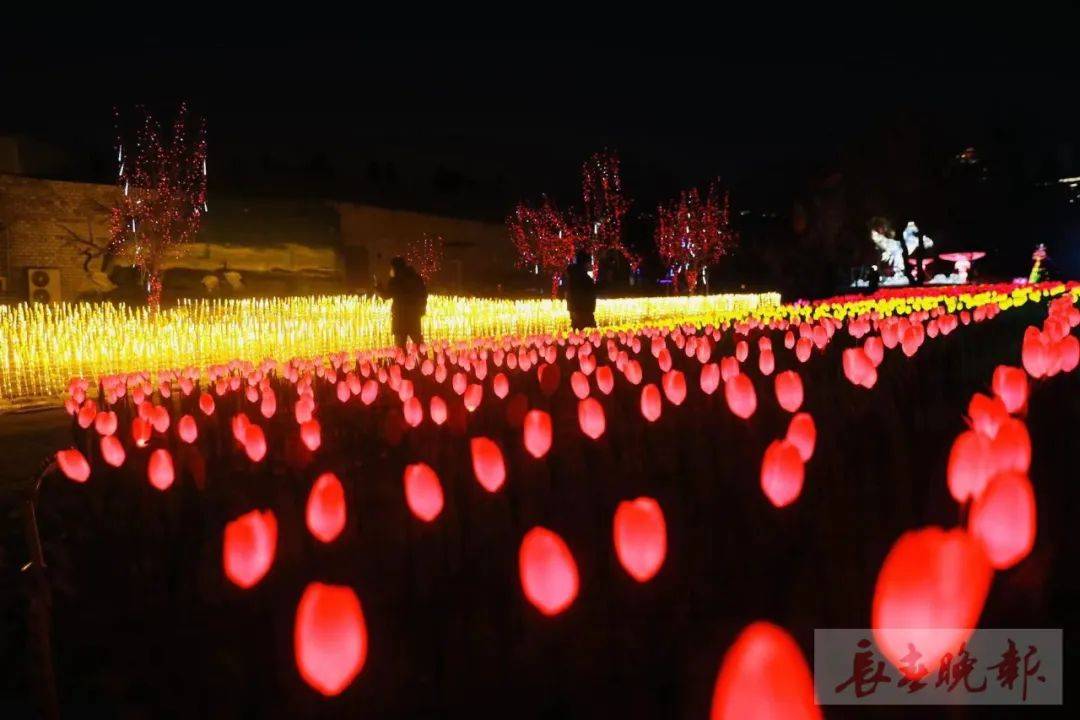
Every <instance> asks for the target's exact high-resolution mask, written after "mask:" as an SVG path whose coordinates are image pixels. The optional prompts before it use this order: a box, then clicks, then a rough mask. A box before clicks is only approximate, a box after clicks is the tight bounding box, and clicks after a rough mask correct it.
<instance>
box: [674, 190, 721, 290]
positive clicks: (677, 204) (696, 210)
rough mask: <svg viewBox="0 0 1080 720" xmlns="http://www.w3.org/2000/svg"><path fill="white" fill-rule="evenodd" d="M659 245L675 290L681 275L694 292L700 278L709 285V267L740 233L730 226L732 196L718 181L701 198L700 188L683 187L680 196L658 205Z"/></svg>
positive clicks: (687, 286)
mask: <svg viewBox="0 0 1080 720" xmlns="http://www.w3.org/2000/svg"><path fill="white" fill-rule="evenodd" d="M655 239H656V249H657V252H658V253H659V254H660V259H661V260H663V261H664V263H665V264H666V265H667V268H668V272H669V274H670V275H671V278H672V282H673V284H674V287H675V289H676V290H678V289H679V277H680V276H682V277H685V279H686V289H687V290H689V291H690V292H691V293H693V292H694V291H695V290H696V289H697V284H698V281H699V280H702V281H704V283H705V285H706V286H707V285H708V268H709V266H710V265H713V264H715V263H716V262H717V261H718V260H719V259H720V258H721V257H723V256H724V255H726V254H728V253H729V252H731V249H732V248H733V247H734V245H735V243H736V242H737V240H738V233H736V232H735V230H734V229H733V228H732V226H731V200H730V197H729V195H728V192H727V191H726V190H725V191H721V190H720V185H719V183H718V182H713V183H711V184H710V185H709V188H708V190H707V191H706V193H705V198H704V199H702V197H701V194H700V193H699V192H698V189H697V188H691V189H690V190H684V191H683V192H682V193H681V194H680V195H679V199H678V200H674V201H672V202H671V203H669V204H667V205H663V204H662V205H660V206H659V207H658V208H657V209H656V231H655Z"/></svg>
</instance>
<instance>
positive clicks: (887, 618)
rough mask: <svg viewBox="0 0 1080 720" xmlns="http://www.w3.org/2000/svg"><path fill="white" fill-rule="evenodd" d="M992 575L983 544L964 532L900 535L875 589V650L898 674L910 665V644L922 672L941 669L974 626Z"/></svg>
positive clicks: (934, 530) (937, 530)
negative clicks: (906, 660)
mask: <svg viewBox="0 0 1080 720" xmlns="http://www.w3.org/2000/svg"><path fill="white" fill-rule="evenodd" d="M993 574H994V570H993V568H992V567H991V566H990V561H989V559H988V558H987V557H986V551H985V550H984V549H983V547H982V543H980V542H979V541H978V540H977V539H975V538H973V537H972V536H971V535H969V534H968V533H967V532H966V531H964V530H960V529H954V530H942V529H941V528H939V527H927V528H922V529H919V530H911V531H908V532H906V533H904V534H903V535H901V536H900V538H899V539H898V540H897V541H896V543H895V544H894V545H893V546H892V549H891V550H889V554H888V555H887V556H886V557H885V561H884V562H883V563H882V566H881V570H880V571H879V572H878V578H877V584H876V585H875V587H874V601H873V607H872V620H871V623H872V626H873V629H874V639H875V640H876V641H877V645H878V647H879V648H880V649H881V651H882V652H883V653H884V654H885V656H886V657H887V658H888V659H889V661H890V662H891V663H892V664H893V665H895V666H896V667H897V668H901V667H902V666H905V665H908V663H905V662H904V661H903V658H904V657H905V656H907V655H908V653H909V652H910V649H909V647H908V646H909V644H910V645H914V646H915V649H916V650H917V651H918V652H919V653H920V654H921V655H922V657H921V658H920V661H919V662H920V664H921V665H922V666H923V667H925V668H937V667H939V666H940V664H941V658H942V657H944V656H945V654H946V653H952V655H953V657H956V656H957V655H958V654H959V651H960V646H961V645H962V644H963V643H965V642H967V640H968V638H969V637H970V636H971V632H972V630H973V629H974V628H975V627H976V626H977V625H978V622H979V616H980V615H981V614H982V609H983V605H984V604H985V602H986V596H987V593H988V592H989V591H990V581H991V579H992V578H993ZM909 667H910V668H911V669H912V670H914V667H913V666H910V665H909Z"/></svg>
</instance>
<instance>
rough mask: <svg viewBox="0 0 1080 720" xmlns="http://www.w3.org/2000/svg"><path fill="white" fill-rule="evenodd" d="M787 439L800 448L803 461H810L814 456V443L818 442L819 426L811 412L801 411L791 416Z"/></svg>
mask: <svg viewBox="0 0 1080 720" xmlns="http://www.w3.org/2000/svg"><path fill="white" fill-rule="evenodd" d="M786 439H787V441H788V442H789V443H791V444H792V445H794V446H795V447H796V449H798V451H799V457H801V458H802V460H803V462H809V460H810V458H812V457H813V456H814V445H815V444H816V443H817V426H816V425H815V424H814V418H813V417H812V416H811V415H810V413H805V412H801V413H796V414H795V415H792V416H791V422H789V423H788V429H787V436H786Z"/></svg>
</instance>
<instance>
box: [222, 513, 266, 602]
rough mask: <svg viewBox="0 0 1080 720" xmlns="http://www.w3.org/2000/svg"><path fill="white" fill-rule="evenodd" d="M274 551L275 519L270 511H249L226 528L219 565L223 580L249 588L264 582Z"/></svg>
mask: <svg viewBox="0 0 1080 720" xmlns="http://www.w3.org/2000/svg"><path fill="white" fill-rule="evenodd" d="M276 551H277V518H276V517H274V513H273V512H272V511H270V510H252V511H251V512H249V513H245V514H244V515H241V516H240V517H238V518H236V519H235V520H233V521H231V522H229V523H227V524H226V525H225V540H224V543H223V544H222V556H221V566H222V568H223V569H224V570H225V577H227V578H229V580H230V581H231V582H233V583H234V584H236V585H237V586H238V587H241V588H243V589H245V590H246V589H248V588H250V587H253V586H254V585H255V584H256V583H257V582H259V581H260V580H262V579H263V576H265V575H266V573H267V572H268V571H269V570H270V566H271V565H272V564H273V563H274V554H275V552H276Z"/></svg>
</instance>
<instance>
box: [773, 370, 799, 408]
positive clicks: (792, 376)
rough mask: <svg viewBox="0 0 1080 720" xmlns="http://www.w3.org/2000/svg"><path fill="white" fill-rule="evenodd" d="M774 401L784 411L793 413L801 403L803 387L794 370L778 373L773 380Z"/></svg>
mask: <svg viewBox="0 0 1080 720" xmlns="http://www.w3.org/2000/svg"><path fill="white" fill-rule="evenodd" d="M774 382H775V385H776V401H777V402H778V403H779V404H780V407H782V408H783V409H784V410H787V411H788V412H790V413H793V412H795V411H796V410H798V409H799V408H800V407H802V403H803V385H802V378H800V377H799V373H797V372H795V371H794V370H785V371H784V372H782V373H779V374H778V375H777V376H776V379H775V381H774Z"/></svg>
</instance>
